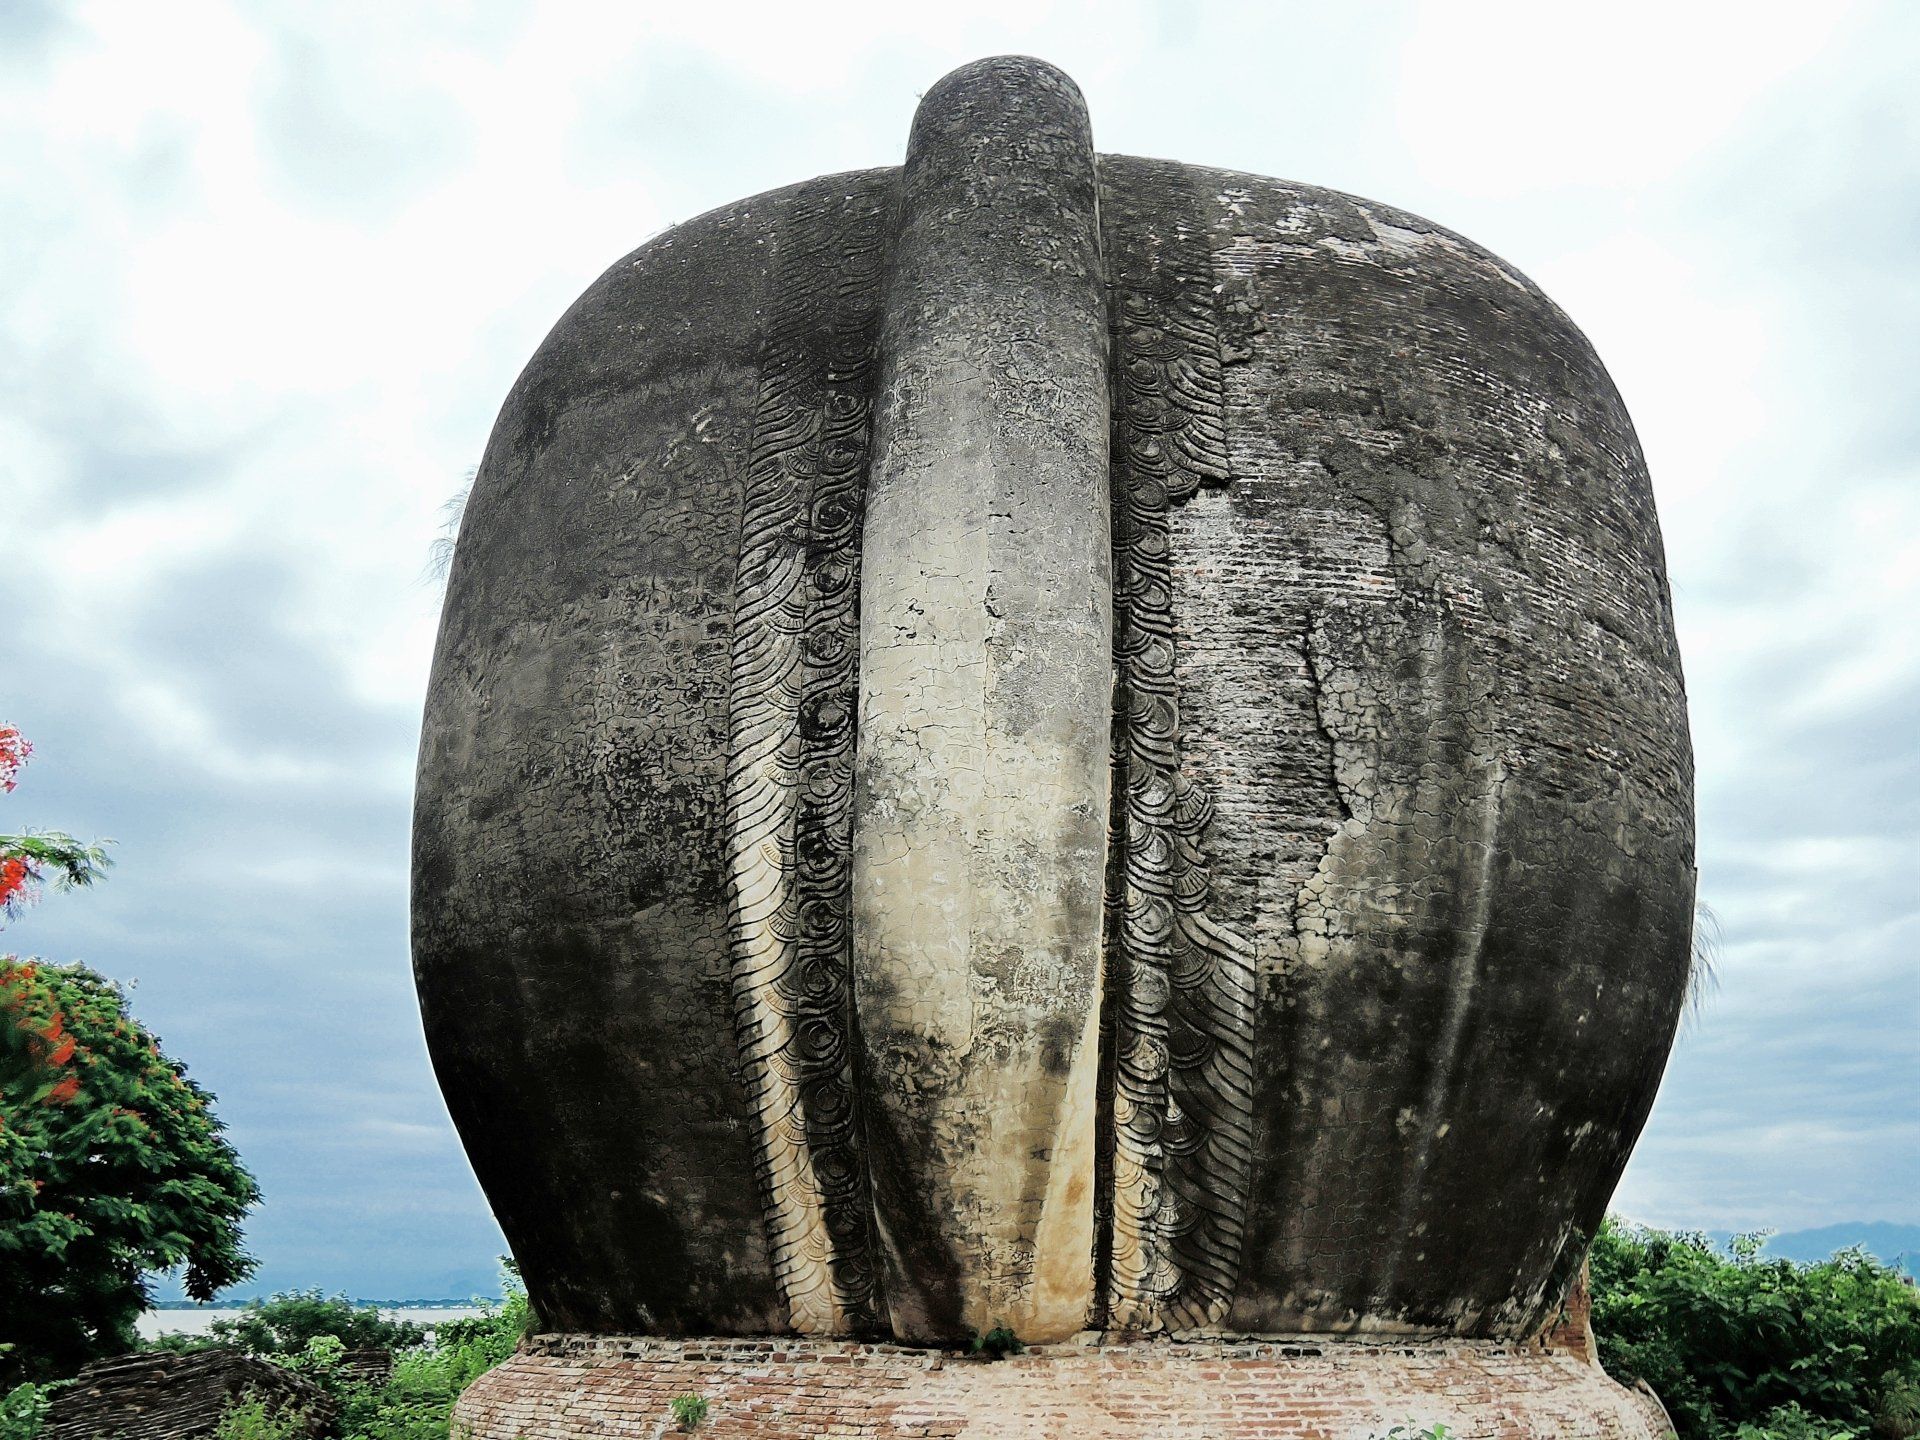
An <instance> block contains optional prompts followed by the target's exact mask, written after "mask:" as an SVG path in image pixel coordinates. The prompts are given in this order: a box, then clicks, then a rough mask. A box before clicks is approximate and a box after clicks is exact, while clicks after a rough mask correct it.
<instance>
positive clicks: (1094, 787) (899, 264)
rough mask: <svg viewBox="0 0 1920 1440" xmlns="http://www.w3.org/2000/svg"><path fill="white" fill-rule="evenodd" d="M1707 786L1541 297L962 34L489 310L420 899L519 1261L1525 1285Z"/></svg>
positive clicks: (1511, 1290)
mask: <svg viewBox="0 0 1920 1440" xmlns="http://www.w3.org/2000/svg"><path fill="white" fill-rule="evenodd" d="M1109 697H1111V698H1109ZM1692 806H1693V801H1692V759H1691V751H1690V747H1689V743H1688V738H1687V729H1686V713H1685V694H1684V689H1683V685H1682V680H1681V672H1680V664H1679V657H1678V654H1677V652H1676V649H1675V644H1674V636H1673V622H1672V615H1671V608H1670V603H1669V598H1668V591H1667V584H1666V578H1665V571H1664V563H1663V559H1662V553H1661V546H1660V536H1659V529H1658V524H1657V521H1656V518H1655V515H1654V509H1653V499H1652V493H1651V490H1650V487H1649V484H1648V480H1647V474H1646V469H1645V465H1644V463H1643V461H1642V458H1641V455H1640V451H1639V447H1638V444H1637V442H1636V440H1635V438H1634V434H1633V429H1632V426H1631V424H1630V423H1629V421H1628V419H1627V416H1626V414H1625V412H1624V410H1623V409H1622V407H1621V404H1620V400H1619V397H1618V395H1617V394H1616V393H1615V390H1614V388H1613V386H1612V384H1611V382H1610V381H1609V380H1608V378H1607V375H1606V372H1605V371H1604V370H1603V369H1602V368H1601V366H1600V363H1599V361H1598V360H1597V358H1596V357H1595V356H1594V354H1593V352H1592V350H1591V348H1590V347H1589V346H1588V345H1587V343H1586V341H1585V339H1584V338H1583V337H1582V336H1581V335H1580V333H1579V331H1578V330H1577V329H1575V328H1574V326H1573V324H1572V323H1571V322H1570V321H1569V320H1568V319H1567V318H1566V316H1564V315H1563V314H1562V313H1561V312H1560V311H1559V310H1558V309H1557V308H1556V307H1555V306H1554V305H1553V304H1552V303H1551V302H1550V301H1548V300H1547V299H1546V298H1545V297H1544V296H1543V295H1541V294H1540V293H1539V291H1538V290H1537V289H1535V288H1534V287H1533V286H1532V285H1531V284H1530V283H1529V282H1528V281H1527V280H1526V279H1525V277H1523V276H1521V275H1519V274H1518V273H1516V272H1515V271H1513V270H1512V269H1511V268H1510V267H1508V266H1506V265H1505V264H1503V263H1502V262H1501V261H1499V260H1497V259H1495V258H1494V257H1492V256H1490V255H1488V254H1487V253H1486V252H1484V251H1482V250H1480V249H1478V248H1477V247H1475V246H1474V245H1472V244H1471V243H1470V242H1468V241H1466V240H1464V239H1462V238H1460V237H1459V236H1457V235H1454V234H1452V233H1451V232H1449V231H1446V230H1443V229H1441V228H1439V227H1437V226H1435V225H1433V224H1431V223H1429V222H1427V221H1425V220H1422V219H1419V218H1418V217H1415V216H1411V215H1408V214H1406V213H1404V212H1402V211H1398V210H1395V209H1392V208H1391V207H1388V206H1384V205H1379V204H1376V203H1374V202H1371V201H1365V200H1359V199H1355V198H1353V197H1351V196H1346V195H1341V194H1338V193H1336V192H1332V191H1328V190H1323V189H1317V188H1315V187H1312V186H1306V185H1300V184H1295V183H1291V182H1286V181H1280V180H1271V179H1265V178H1262V177H1258V176H1252V175H1243V174H1237V173H1233V172H1227V171H1220V170H1210V169H1205V168H1201V167H1197V166H1191V165H1182V164H1176V163H1172V162H1167V161H1153V160H1141V159H1135V158H1132V157H1126V156H1111V155H1102V156H1097V157H1096V156H1095V155H1094V154H1093V151H1092V149H1091V142H1090V140H1089V139H1088V138H1087V129H1086V117H1085V111H1084V107H1083V105H1082V103H1081V101H1080V98H1079V95H1078V92H1077V91H1075V90H1074V89H1073V87H1072V83H1071V82H1070V81H1068V80H1067V79H1066V78H1065V77H1064V76H1062V75H1060V74H1059V72H1058V71H1055V70H1052V69H1051V68H1050V67H1047V66H1044V65H1041V64H1040V63H1039V62H1037V61H1028V60H1018V59H1004V58H1003V59H1000V60H994V61H984V62H980V63H979V64H977V65H974V66H969V67H967V68H966V69H964V70H962V71H959V72H956V74H955V75H954V76H952V77H949V78H948V79H947V80H946V81H943V82H942V83H941V85H940V86H937V87H936V88H935V89H934V90H933V91H930V92H929V94H928V97H927V101H926V103H925V105H923V108H922V113H921V116H920V118H919V120H918V121H917V122H916V128H915V137H914V142H913V146H912V149H911V150H910V153H909V157H908V164H907V167H906V169H905V170H904V172H903V171H893V170H880V171H867V172H861V173H857V174H852V175H840V176H828V177H825V178H822V179H819V180H814V181H810V182H808V183H806V184H803V185H798V186H793V187H790V188H788V189H785V190H779V191H774V192H771V193H769V194H766V195H762V196H758V197H755V198H753V199H751V200H746V201H742V202H740V203H738V204H735V205H732V206H728V207H726V208H723V209H721V210H717V211H714V212H712V213H711V214H708V215H705V216H702V217H701V218H699V219H697V220H693V221H690V222H688V223H687V224H684V225H681V226H679V227H677V228H675V229H674V230H672V231H669V232H668V233H667V234H665V235H663V236H661V237H659V238H658V239H656V240H653V241H651V242H649V243H648V244H646V245H644V246H642V247H641V248H640V249H639V250H637V251H635V252H634V253H633V254H632V255H630V256H628V257H626V258H625V259H623V260H622V261H620V262H619V263H618V264H616V265H615V266H614V267H613V268H612V269H611V270H609V271H608V272H607V273H606V274H605V275H604V276H602V277H601V279H600V280H599V281H598V282H596V283H595V285H594V286H593V287H592V288H590V289H589V290H588V292H587V293H586V294H585V295H584V296H583V297H582V298H581V299H580V300H579V301H578V302H577V303H576V304H575V306H574V307H573V309H572V310H570V311H569V312H568V313H567V315H566V316H565V317H563V318H562V320H561V321H560V323H559V325H558V326H557V327H556V328H555V330H554V331H553V333H552V334H551V335H550V336H549V337H548V339H547V340H546V342H545V343H544V344H543V345H542V347H541V348H540V350H539V352H538V353H537V354H536V355H535V356H534V358H533V360H532V361H531V362H530V363H529V365H528V367H527V369H526V371H525V372H524V373H523V374H522V376H521V377H520V380H519V381H518V383H517V384H516V385H515V387H514V389H513V391H512V393H511V394H510V395H509V397H508V399H507V402H506V405H505V408H504V409H503V411H502V413H501V416H500V419H499V422H498V424H497V425H496V427H495V430H494V433H493V437H492V439H491V441H490V442H489V445H488V448H487V453H486V456H485V459H484V462H483V464H482V466H481V471H480V475H479V479H478V481H477V483H476V485H475V488H474V491H473V496H472V500H471V502H470V504H469V507H468V511H467V515H466V519H465V522H464V525H463V528H462V532H461V537H460V541H459V546H458V549H457V552H456V555H455V559H454V565H453V570H452V574H451V577H450V583H449V590H448V597H447V604H446V612H445V616H444V618H443V622H442V629H441V635H440V642H439V649H438V652H437V655H436V658H435V662H434V671H433V678H432V684H431V689H430V694H429V699H428V705H427V716H426V727H425V733H424V737H423V740H422V749H421V761H420V778H419V792H418V809H417V816H416V826H415V880H414V914H415V922H414V933H415V967H416V972H417V975H418V979H419V985H420V994H421V1005H422V1011H423V1015H424V1018H425V1022H426V1028H427V1035H428V1040H429V1043H430V1045H431V1047H432V1050H433V1054H434V1059H435V1064H436V1066H437V1069H438V1071H439V1075H440V1079H441V1084H442V1087H443V1089H444V1090H445V1092H446V1095H447V1100H448V1104H449V1106H450V1108H451V1110H452V1112H453V1116H454V1119H455V1122H456V1124H457V1125H458V1126H459V1128H460V1131H461V1134H462V1136H463V1138H464V1140H465V1142H466V1145H467V1149H468V1153H469V1154H470V1156H471V1157H472V1160H473V1163H474V1167H475V1170H476V1172H477V1173H478V1175H479V1178H480V1181H481V1184H482V1185H483V1187H484V1188H485V1189H486V1191H487V1194H488V1196H489V1198H490V1200H491V1201H492V1203H493V1206H494V1208H495V1211H496V1213H497V1214H498V1216H499V1218H500V1221H501V1224H502V1226H503V1228H504V1229H505V1231H506V1233H507V1236H508V1238H509V1240H510V1241H511V1243H512V1245H513V1248H514V1252H515V1255H516V1256H517V1257H518V1258H519V1260H520V1262H521V1265H522V1267H523V1271H524V1273H525V1275H526V1278H527V1281H528V1285H529V1289H530V1292H531V1294H532V1296H533V1298H534V1301H535V1303H536V1305H537V1306H538V1308H539V1310H540V1312H541V1315H542V1317H543V1320H544V1322H545V1323H546V1325H547V1326H548V1327H550V1328H553V1329H557V1330H566V1331H585V1332H603V1333H611V1332H636V1333H657V1334H737V1335H755V1334H770V1333H782V1332H788V1331H794V1330H798V1331H802V1332H808V1333H816V1334H854V1335H882V1336H884V1335H897V1336H900V1337H902V1338H908V1339H915V1340H930V1339H942V1338H948V1339H950V1338H955V1337H958V1336H962V1335H964V1334H965V1333H966V1332H967V1331H968V1330H975V1329H984V1328H986V1327H987V1326H988V1325H990V1324H992V1323H995V1322H997V1321H998V1320H1001V1319H1007V1320H1009V1321H1011V1322H1012V1323H1014V1325H1015V1328H1016V1329H1021V1328H1022V1327H1023V1326H1024V1327H1026V1329H1024V1330H1023V1332H1022V1333H1025V1334H1028V1336H1029V1338H1049V1337H1055V1336H1057V1335H1058V1334H1061V1333H1065V1332H1069V1331H1071V1330H1073V1329H1076V1328H1079V1327H1081V1326H1082V1325H1089V1326H1093V1327H1095V1328H1111V1329H1117V1330H1127V1331H1146V1332H1152V1331H1161V1330H1171V1331H1191V1330H1202V1331H1214V1332H1222V1333H1293V1332H1302V1331H1307V1332H1342V1331H1412V1332H1429V1333H1439V1334H1457V1335H1490V1336H1520V1335H1526V1334H1531V1333H1534V1332H1536V1331H1538V1330H1539V1329H1540V1327H1541V1326H1543V1325H1545V1324H1546V1323H1548V1322H1549V1321H1550V1320H1551V1319H1552V1318H1553V1317H1554V1316H1555V1315H1556V1314H1557V1311H1558V1306H1559V1303H1560V1299H1561V1296H1562V1294H1563V1293H1564V1291H1565V1288H1566V1286H1567V1284H1568V1282H1569V1281H1570V1279H1571V1278H1572V1276H1573V1275H1574V1273H1575V1272H1576V1271H1577V1270H1578V1267H1579V1260H1580V1257H1581V1255H1582V1254H1583V1253H1584V1249H1585V1246H1586V1243H1587V1240H1588V1238H1589V1237H1590V1235H1591V1233H1592V1230H1593V1227H1594V1226H1595V1225H1596V1224H1597V1223H1598V1220H1599V1218H1600V1215H1601V1213H1602V1210H1603V1208H1604V1206H1605V1204H1606V1201H1607V1199H1608V1197H1609V1195H1610V1194H1611V1192H1612V1189H1613V1186H1614V1184H1615V1182H1616V1180H1617V1179H1618V1177H1619V1174H1620V1171H1621V1169H1622V1167H1623V1166H1624V1164H1625V1162H1626V1158H1627V1155H1628V1153H1629V1151H1630V1149H1631V1147H1632V1145H1633V1143H1634V1140H1635V1138H1636V1137H1637V1135H1638V1133H1639V1131H1640V1128H1641V1125H1642V1124H1643V1122H1644V1121H1645V1118H1646V1115H1647V1111H1648V1108H1649V1106H1650V1105H1651V1103H1652V1098H1653V1094H1654V1090H1655V1087H1656V1085H1657V1083H1658V1080H1659V1077H1660V1074H1661V1070H1662V1067H1663V1065H1664V1062H1665V1058H1666V1055H1667V1051H1668V1048H1669V1046H1670V1044H1671V1041H1672V1037H1673V1033H1674V1028H1675V1024H1676V1021H1677V1017H1678V1013H1679V1007H1680V1004H1681V999H1682V995H1683V992H1684V989H1685V985H1686V976H1687V968H1688V956H1689V937H1690V933H1691V922H1692V896H1693V809H1692ZM1103 891H1104V896H1103Z"/></svg>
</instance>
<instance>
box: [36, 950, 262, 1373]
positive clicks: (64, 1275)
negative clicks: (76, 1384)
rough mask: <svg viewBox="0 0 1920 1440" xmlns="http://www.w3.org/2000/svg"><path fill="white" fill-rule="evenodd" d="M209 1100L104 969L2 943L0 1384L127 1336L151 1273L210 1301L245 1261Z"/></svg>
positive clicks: (58, 1368) (236, 1189)
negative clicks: (167, 1274) (35, 956)
mask: <svg viewBox="0 0 1920 1440" xmlns="http://www.w3.org/2000/svg"><path fill="white" fill-rule="evenodd" d="M212 1101H213V1097H212V1096H211V1095H209V1094H208V1093H207V1092H206V1091H205V1090H203V1089H201V1088H200V1087H199V1086H198V1085H197V1084H195V1083H194V1082H193V1081H191V1080H189V1079H188V1078H187V1076H186V1070H185V1068H184V1067H183V1066H182V1065H180V1064H179V1062H177V1061H175V1060H172V1059H169V1058H168V1057H167V1056H166V1055H165V1054H164V1053H162V1051H161V1049H160V1045H159V1042H158V1041H157V1040H156V1039H155V1038H154V1037H153V1036H152V1035H151V1034H150V1033H148V1031H147V1030H146V1029H145V1028H144V1027H143V1026H141V1024H140V1023H139V1022H138V1021H137V1020H135V1019H134V1018H133V1017H132V1016H131V1015H130V1014H129V1013H128V1011H127V1000H126V996H125V994H124V993H123V992H122V991H121V990H120V988H119V987H118V986H117V985H115V984H114V983H113V982H112V981H110V980H107V979H105V978H103V977H102V976H100V975H97V974H95V973H94V972H93V971H91V970H88V969H86V968H85V967H83V966H78V965H73V966H58V965H48V964H45V963H43V962H37V961H22V960H19V959H17V958H15V957H13V956H0V1384H5V1383H8V1382H11V1381H19V1380H41V1379H48V1378H52V1377H55V1376H62V1375H71V1374H72V1373H73V1372H74V1371H75V1370H77V1369H78V1368H79V1367H80V1366H81V1365H82V1364H84V1363H85V1362H86V1361H88V1360H91V1359H94V1358H96V1357H98V1356H101V1355H109V1354H115V1353H118V1352H121V1351H125V1350H130V1349H132V1348H133V1347H134V1344H135V1336H134V1329H133V1323H134V1319H135V1317H136V1316H138V1315H139V1314H140V1312H141V1311H142V1310H143V1309H145V1308H146V1306H147V1303H148V1300H149V1294H148V1288H147V1281H146V1276H147V1275H148V1274H149V1273H150V1272H153V1271H156V1270H163V1269H168V1268H172V1267H174V1266H184V1268H185V1276H184V1278H185V1284H186V1290H187V1293H188V1294H189V1295H191V1296H192V1297H193V1298H195V1299H197V1300H210V1299H212V1298H213V1296H214V1294H215V1293H216V1292H218V1291H219V1290H221V1289H223V1288H225V1287H226V1286H228V1285H231V1284H233V1283H234V1282H235V1281H238V1280H241V1279H244V1278H245V1277H246V1276H247V1274H249V1273H250V1272H251V1271H252V1269H253V1260H252V1258H251V1257H250V1256H248V1255H247V1253H246V1252H245V1250H244V1249H242V1247H241V1235H240V1222H241V1219H242V1217H243V1216H244V1215H245V1214H246V1212H247V1210H248V1209H249V1208H250V1207H251V1206H252V1205H253V1204H254V1202H255V1201H256V1200H258V1199H259V1193H260V1192H259V1190H258V1188H257V1187H256V1186H255V1184H254V1181H253V1177H252V1176H251V1175H249V1174H248V1173H247V1171H246V1169H245V1168H244V1167H243V1166H242V1165H241V1163H240V1158H239V1156H237V1155H236V1154H235V1153H234V1150H233V1147H232V1146H231V1145H229V1144H228V1143H227V1140H226V1138H225V1136H224V1135H223V1133H222V1128H223V1127H222V1126H221V1124H220V1122H219V1120H218V1119H217V1118H215V1116H214V1113H213V1108H212Z"/></svg>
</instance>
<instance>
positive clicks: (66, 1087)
mask: <svg viewBox="0 0 1920 1440" xmlns="http://www.w3.org/2000/svg"><path fill="white" fill-rule="evenodd" d="M79 1093H80V1077H79V1076H78V1075H69V1076H68V1077H67V1078H66V1079H64V1080H62V1081H61V1082H60V1083H59V1084H58V1085H56V1086H54V1087H53V1089H51V1090H49V1091H48V1092H47V1104H49V1105H64V1104H66V1103H67V1102H68V1101H69V1100H71V1099H73V1097H74V1096H76V1095H78V1094H79Z"/></svg>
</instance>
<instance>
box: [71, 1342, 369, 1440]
mask: <svg viewBox="0 0 1920 1440" xmlns="http://www.w3.org/2000/svg"><path fill="white" fill-rule="evenodd" d="M249 1394H252V1395H257V1396H259V1398H260V1399H262V1400H264V1401H265V1402H266V1403H267V1407H268V1408H269V1409H270V1410H275V1411H279V1410H283V1409H286V1408H292V1409H297V1410H300V1411H302V1412H303V1413H304V1414H305V1416H306V1423H305V1425H304V1426H303V1427H302V1429H303V1433H305V1434H307V1435H310V1436H318V1435H322V1434H324V1433H326V1432H327V1431H329V1430H331V1429H332V1427H333V1421H334V1417H335V1415H336V1414H337V1413H338V1412H339V1409H340V1402H339V1401H337V1400H335V1399H334V1398H333V1397H332V1396H331V1395H329V1394H328V1393H327V1392H326V1391H325V1390H322V1389H321V1388H320V1387H319V1386H318V1385H316V1384H314V1383H313V1381H311V1380H309V1379H307V1377H306V1376H304V1375H300V1374H297V1373H295V1372H294V1371H292V1370H288V1369H285V1368H283V1367H282V1366H279V1365H274V1364H271V1363H270V1362H268V1361H265V1360H260V1359H257V1358H255V1357H254V1356H252V1355H243V1354H241V1353H240V1352H239V1351H237V1350H226V1349H215V1350H196V1351H190V1352H187V1353H185V1354H172V1353H169V1352H166V1351H147V1352H144V1353H141V1354H135V1355H120V1356H116V1357H115V1358H113V1359H111V1360H98V1361H95V1362H94V1363H93V1364H91V1365H89V1366H87V1367H86V1368H85V1369H84V1370H82V1371H81V1372H80V1374H79V1376H78V1377H77V1378H76V1379H75V1380H74V1382H73V1384H72V1385H70V1386H68V1387H67V1388H66V1389H64V1390H62V1391H60V1393H59V1394H58V1395H57V1396H55V1398H54V1402H53V1412H52V1414H50V1415H49V1416H48V1417H47V1428H46V1432H45V1436H44V1440H201V1437H205V1436H210V1435H212V1434H213V1432H214V1429H215V1428H216V1427H217V1426H218V1425H219V1423H220V1417H221V1416H222V1415H223V1414H225V1413H226V1410H227V1407H228V1406H229V1405H232V1404H233V1403H234V1402H235V1401H237V1400H240V1399H242V1398H244V1397H245V1396H247V1395H249Z"/></svg>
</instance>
